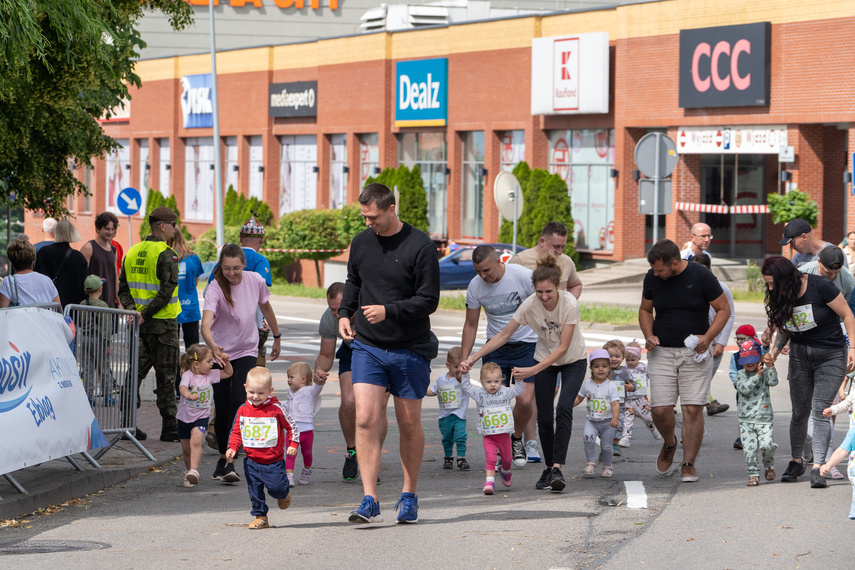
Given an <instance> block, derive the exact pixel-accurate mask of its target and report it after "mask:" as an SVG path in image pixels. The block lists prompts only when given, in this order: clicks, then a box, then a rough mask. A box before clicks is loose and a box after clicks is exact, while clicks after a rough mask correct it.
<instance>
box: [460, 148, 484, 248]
mask: <svg viewBox="0 0 855 570" xmlns="http://www.w3.org/2000/svg"><path fill="white" fill-rule="evenodd" d="M460 139H461V141H462V142H463V164H462V175H463V194H462V197H461V203H462V208H461V227H460V233H461V236H462V237H465V238H476V239H477V238H481V237H483V236H484V174H483V171H484V131H471V132H467V133H461V134H460Z"/></svg>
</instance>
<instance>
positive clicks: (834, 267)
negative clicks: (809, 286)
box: [799, 247, 855, 303]
mask: <svg viewBox="0 0 855 570" xmlns="http://www.w3.org/2000/svg"><path fill="white" fill-rule="evenodd" d="M845 262H846V256H845V255H844V254H843V250H842V249H840V248H839V247H826V248H823V249H822V251H820V252H819V257H818V258H817V259H816V260H814V261H809V262H807V263H805V264H804V265H802V266H801V267H799V271H801V272H802V273H810V274H812V275H822V276H823V277H825V278H826V279H828V280H829V281H831V282H832V283H834V284H835V285H836V286H837V288H838V289H840V292H841V293H843V298H844V299H846V302H847V303H848V302H849V297H850V296H851V295H852V290H853V289H855V277H853V276H852V272H851V271H849V269H847V268H846V267H845V266H844V265H843V264H844V263H845Z"/></svg>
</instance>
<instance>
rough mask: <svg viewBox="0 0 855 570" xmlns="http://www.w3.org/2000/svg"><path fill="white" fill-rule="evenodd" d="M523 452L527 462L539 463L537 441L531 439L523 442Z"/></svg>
mask: <svg viewBox="0 0 855 570" xmlns="http://www.w3.org/2000/svg"><path fill="white" fill-rule="evenodd" d="M525 454H526V460H527V461H528V462H529V463H540V462H541V458H540V453H539V452H538V451H537V442H536V441H535V440H533V439H530V440H528V441H527V442H525Z"/></svg>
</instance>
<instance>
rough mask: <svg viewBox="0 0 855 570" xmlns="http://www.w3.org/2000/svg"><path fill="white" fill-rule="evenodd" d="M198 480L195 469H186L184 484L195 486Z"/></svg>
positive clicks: (197, 473)
mask: <svg viewBox="0 0 855 570" xmlns="http://www.w3.org/2000/svg"><path fill="white" fill-rule="evenodd" d="M198 482H199V472H198V471H196V470H195V469H188V470H187V472H186V473H185V474H184V486H185V487H195V486H196V484H197V483H198Z"/></svg>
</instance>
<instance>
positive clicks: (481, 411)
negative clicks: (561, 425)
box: [460, 362, 525, 495]
mask: <svg viewBox="0 0 855 570" xmlns="http://www.w3.org/2000/svg"><path fill="white" fill-rule="evenodd" d="M502 380H504V378H503V376H502V369H501V368H500V367H499V365H498V364H496V363H495V362H488V363H486V364H484V365H483V366H482V367H481V385H482V386H483V388H476V387H475V386H473V385H472V383H471V382H470V381H469V374H464V375H463V377H462V379H461V382H460V385H461V387H462V388H463V391H464V392H466V393H467V394H469V396H470V397H471V398H472V399H473V400H475V403H476V404H477V405H478V433H480V434H481V435H483V436H484V454H485V455H486V456H487V467H486V471H487V480H486V482H485V483H484V494H485V495H492V494H493V490H494V489H495V486H496V453H500V454H501V456H502V463H501V465H500V466H499V476H500V477H501V478H502V484H503V485H504V486H505V487H510V486H511V464H512V458H513V454H512V453H511V434H512V433H514V414H513V411H512V410H511V400H513V399H514V398H516V397H517V396H519V395H520V394H522V393H523V389H524V388H525V383H523V382H517V383H516V384H514V385H513V386H512V387H506V386H502Z"/></svg>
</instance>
